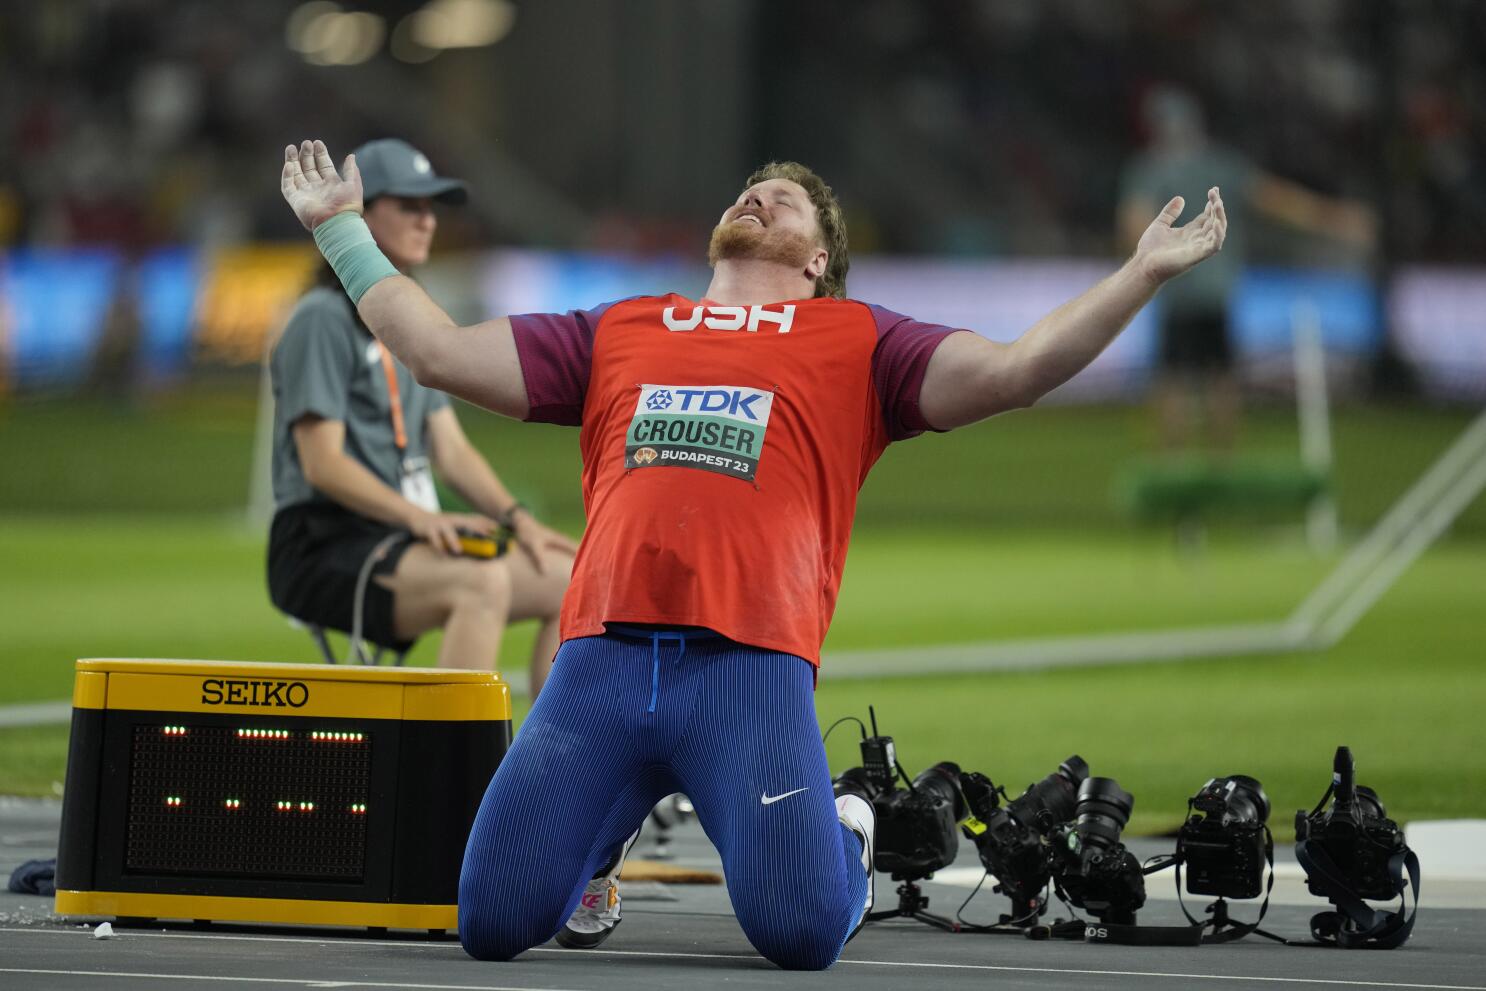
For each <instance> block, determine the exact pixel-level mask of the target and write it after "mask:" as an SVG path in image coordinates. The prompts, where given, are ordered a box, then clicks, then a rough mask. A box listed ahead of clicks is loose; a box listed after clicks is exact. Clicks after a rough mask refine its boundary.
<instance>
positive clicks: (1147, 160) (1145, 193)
mask: <svg viewBox="0 0 1486 991" xmlns="http://www.w3.org/2000/svg"><path fill="white" fill-rule="evenodd" d="M1258 175H1259V173H1258V171H1257V170H1256V169H1255V168H1254V166H1253V164H1252V163H1251V162H1250V161H1249V160H1248V159H1247V158H1245V157H1244V156H1243V155H1241V154H1239V153H1238V152H1236V151H1233V150H1231V149H1228V148H1224V147H1223V146H1221V145H1217V144H1207V145H1204V146H1202V147H1200V148H1193V149H1191V150H1190V151H1185V152H1161V151H1148V152H1145V153H1143V154H1141V155H1140V156H1139V157H1137V158H1136V159H1134V160H1133V161H1132V162H1131V163H1130V164H1129V165H1128V166H1126V168H1125V172H1124V175H1123V176H1122V177H1121V181H1120V197H1121V199H1130V198H1139V199H1143V200H1145V201H1146V202H1148V203H1149V204H1150V207H1151V219H1152V220H1154V219H1155V216H1156V214H1155V211H1157V210H1159V209H1161V208H1162V207H1163V206H1165V205H1166V201H1167V200H1169V199H1171V198H1172V197H1173V196H1182V197H1185V198H1186V201H1187V205H1186V207H1185V208H1184V209H1183V210H1182V215H1181V217H1180V218H1179V219H1178V220H1177V226H1182V225H1184V224H1188V223H1190V222H1191V221H1192V219H1193V218H1194V217H1196V216H1198V215H1199V214H1200V213H1201V211H1202V210H1203V208H1204V207H1206V206H1207V191H1208V189H1210V188H1211V187H1213V186H1217V187H1218V189H1219V191H1220V192H1221V193H1222V195H1223V208H1224V210H1225V211H1226V212H1227V214H1228V236H1227V239H1226V240H1225V241H1224V242H1223V250H1222V251H1220V252H1218V253H1217V254H1216V255H1213V256H1212V257H1211V258H1208V259H1207V260H1206V261H1204V262H1203V263H1202V264H1201V265H1198V266H1197V267H1195V268H1193V269H1191V270H1189V271H1186V272H1183V273H1182V274H1181V275H1179V276H1177V277H1176V278H1175V279H1172V280H1171V281H1170V282H1168V283H1167V284H1166V285H1165V286H1163V287H1162V288H1161V301H1162V303H1163V304H1164V305H1165V307H1166V308H1167V310H1168V311H1170V312H1188V311H1212V310H1218V311H1222V310H1225V309H1226V308H1227V304H1228V293H1229V292H1230V291H1231V290H1232V289H1233V283H1234V282H1236V281H1237V280H1238V276H1239V274H1240V273H1241V272H1242V271H1243V265H1244V254H1245V250H1246V248H1247V244H1246V241H1247V233H1248V228H1249V224H1248V218H1247V213H1248V205H1249V197H1250V196H1251V195H1252V194H1253V188H1254V181H1255V179H1256V178H1257V177H1258Z"/></svg>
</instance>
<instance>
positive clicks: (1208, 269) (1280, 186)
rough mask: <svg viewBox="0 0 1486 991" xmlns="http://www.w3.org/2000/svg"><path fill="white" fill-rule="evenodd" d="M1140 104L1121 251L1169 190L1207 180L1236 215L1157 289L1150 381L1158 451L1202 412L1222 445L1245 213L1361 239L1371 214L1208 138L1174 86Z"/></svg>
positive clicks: (1227, 434)
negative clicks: (1232, 299)
mask: <svg viewBox="0 0 1486 991" xmlns="http://www.w3.org/2000/svg"><path fill="white" fill-rule="evenodd" d="M1142 111H1143V113H1142V116H1143V118H1144V123H1145V126H1146V130H1147V133H1148V135H1149V137H1150V143H1149V145H1148V147H1147V148H1146V149H1145V150H1144V151H1143V152H1141V154H1140V155H1138V156H1137V157H1136V158H1135V159H1133V160H1132V161H1131V162H1130V163H1129V165H1127V166H1126V168H1125V171H1124V175H1123V176H1122V177H1121V182H1120V203H1119V209H1118V217H1117V224H1118V228H1119V230H1118V240H1119V246H1120V250H1121V251H1122V252H1123V251H1130V250H1132V249H1133V248H1134V247H1135V244H1136V242H1137V241H1138V240H1139V239H1140V237H1141V235H1142V234H1143V233H1144V232H1145V229H1146V226H1147V225H1148V224H1149V222H1150V220H1149V218H1150V215H1151V212H1152V211H1154V210H1155V209H1156V208H1157V207H1158V206H1159V205H1160V204H1162V203H1165V202H1166V201H1167V200H1169V199H1170V198H1171V197H1173V196H1187V197H1191V196H1194V195H1196V194H1198V193H1200V192H1201V191H1202V190H1204V189H1206V188H1207V187H1208V186H1211V185H1214V184H1216V185H1217V186H1218V187H1219V188H1221V189H1222V190H1223V195H1224V199H1225V200H1226V202H1227V203H1228V207H1229V209H1230V210H1231V211H1232V212H1233V216H1234V219H1235V223H1234V225H1233V234H1232V235H1231V236H1230V237H1229V239H1228V243H1227V245H1226V246H1225V247H1224V250H1223V252H1222V254H1220V255H1218V256H1217V257H1215V258H1213V259H1212V260H1211V261H1209V262H1208V263H1207V264H1205V265H1200V266H1198V267H1197V268H1195V269H1193V270H1191V271H1190V272H1188V273H1187V274H1185V275H1183V276H1181V277H1180V278H1178V279H1174V280H1173V281H1172V282H1171V283H1170V285H1168V286H1167V287H1166V288H1165V289H1164V290H1163V291H1162V293H1161V306H1160V311H1159V319H1160V326H1159V329H1158V333H1159V350H1158V352H1157V380H1156V390H1155V397H1156V410H1157V415H1158V418H1159V420H1160V429H1161V442H1162V445H1163V446H1164V447H1165V448H1166V449H1167V450H1172V451H1180V450H1183V449H1186V448H1188V447H1190V446H1192V445H1193V441H1194V428H1195V427H1196V425H1197V424H1198V422H1199V417H1201V420H1202V422H1203V423H1204V424H1205V427H1206V431H1205V432H1206V444H1205V446H1206V447H1208V448H1209V449H1211V450H1213V451H1215V452H1217V453H1221V454H1227V453H1229V452H1231V451H1232V449H1233V447H1234V445H1235V443H1236V441H1237V437H1238V423H1239V415H1240V409H1241V396H1240V392H1239V383H1238V377H1237V374H1236V372H1235V369H1234V354H1233V342H1232V339H1231V335H1230V333H1229V328H1228V299H1229V296H1230V294H1231V293H1232V291H1233V286H1234V284H1235V283H1236V282H1237V281H1238V277H1239V275H1240V274H1242V272H1243V267H1244V262H1245V261H1246V255H1247V248H1248V237H1247V234H1246V230H1247V228H1248V226H1249V225H1248V224H1247V223H1245V222H1244V216H1245V215H1246V213H1247V212H1248V211H1249V210H1253V211H1256V212H1258V213H1260V214H1262V215H1264V216H1266V217H1268V218H1270V219H1272V220H1277V221H1279V222H1281V223H1283V224H1287V225H1289V226H1292V227H1296V228H1299V229H1300V230H1303V231H1306V232H1308V233H1312V234H1317V235H1320V236H1322V237H1328V238H1334V239H1336V240H1339V241H1343V242H1346V243H1349V244H1355V245H1358V246H1360V247H1369V246H1371V245H1372V243H1373V238H1374V233H1373V232H1374V226H1375V220H1374V216H1373V213H1372V212H1371V211H1370V210H1369V209H1368V208H1367V207H1366V206H1364V205H1363V204H1360V203H1355V202H1352V201H1349V200H1338V199H1332V198H1330V197H1327V196H1322V195H1320V194H1319V193H1314V192H1312V191H1311V190H1309V189H1306V188H1305V187H1304V186H1301V185H1299V184H1298V183H1295V182H1291V181H1290V180H1288V179H1282V178H1280V177H1278V176H1275V175H1272V174H1270V173H1268V172H1265V171H1263V170H1262V169H1260V168H1259V167H1258V166H1256V165H1255V164H1254V163H1253V162H1251V161H1249V159H1247V158H1245V157H1244V156H1243V154H1241V153H1240V152H1238V151H1235V150H1234V149H1231V148H1227V147H1224V146H1223V145H1221V144H1219V143H1217V142H1215V141H1213V140H1211V139H1210V138H1209V137H1208V135H1207V132H1206V128H1205V126H1204V124H1203V119H1202V110H1201V108H1200V107H1199V106H1198V104H1197V101H1196V100H1195V99H1194V98H1193V97H1192V96H1191V95H1190V94H1188V93H1186V92H1185V91H1183V90H1179V89H1176V88H1174V87H1159V88H1157V89H1154V90H1152V91H1151V92H1150V93H1149V94H1148V95H1147V97H1146V99H1145V103H1144V105H1143V108H1142Z"/></svg>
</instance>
